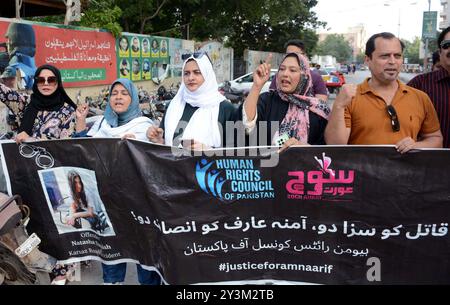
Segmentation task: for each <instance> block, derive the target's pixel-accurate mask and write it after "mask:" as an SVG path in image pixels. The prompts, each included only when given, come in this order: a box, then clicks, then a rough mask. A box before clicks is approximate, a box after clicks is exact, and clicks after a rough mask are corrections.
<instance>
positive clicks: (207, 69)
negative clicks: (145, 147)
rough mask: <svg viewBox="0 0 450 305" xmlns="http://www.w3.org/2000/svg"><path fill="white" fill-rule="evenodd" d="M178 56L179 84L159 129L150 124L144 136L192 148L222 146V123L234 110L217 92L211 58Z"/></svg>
mask: <svg viewBox="0 0 450 305" xmlns="http://www.w3.org/2000/svg"><path fill="white" fill-rule="evenodd" d="M182 59H183V60H184V63H183V80H182V83H181V87H180V89H179V90H178V92H177V94H176V96H175V97H174V98H173V100H172V101H171V102H170V104H169V107H168V108H167V111H166V113H165V115H164V118H163V119H162V121H161V125H160V126H159V128H157V127H155V126H152V127H150V128H149V130H148V132H147V136H148V138H149V139H150V141H152V142H154V143H160V144H166V145H171V146H178V145H179V144H183V145H184V146H185V147H186V148H189V149H193V150H204V149H208V148H217V147H222V146H225V144H226V142H227V141H226V133H225V130H226V128H225V127H226V122H227V121H231V122H234V121H235V118H236V115H237V111H236V110H235V108H234V107H233V105H232V104H231V103H230V102H229V101H227V100H226V98H225V97H224V96H223V95H222V94H220V93H219V90H218V84H217V80H216V75H215V73H214V70H213V67H212V64H211V60H210V59H209V57H208V55H207V54H206V53H205V52H196V53H193V54H184V55H182ZM220 127H222V128H220ZM221 130H222V131H223V132H221ZM181 142H183V143H181ZM233 142H234V141H233ZM233 144H234V143H233Z"/></svg>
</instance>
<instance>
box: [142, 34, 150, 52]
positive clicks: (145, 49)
mask: <svg viewBox="0 0 450 305" xmlns="http://www.w3.org/2000/svg"><path fill="white" fill-rule="evenodd" d="M142 57H150V41H149V40H148V38H144V39H142Z"/></svg>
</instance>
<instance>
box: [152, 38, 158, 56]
mask: <svg viewBox="0 0 450 305" xmlns="http://www.w3.org/2000/svg"><path fill="white" fill-rule="evenodd" d="M152 57H153V58H159V43H158V40H156V39H153V40H152Z"/></svg>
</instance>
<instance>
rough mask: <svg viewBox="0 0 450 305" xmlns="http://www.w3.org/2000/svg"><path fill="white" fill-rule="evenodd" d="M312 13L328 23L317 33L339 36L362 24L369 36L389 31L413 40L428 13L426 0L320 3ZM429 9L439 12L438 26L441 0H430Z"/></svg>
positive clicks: (341, 0)
mask: <svg viewBox="0 0 450 305" xmlns="http://www.w3.org/2000/svg"><path fill="white" fill-rule="evenodd" d="M385 4H387V5H385ZM313 10H314V11H315V12H316V13H317V15H318V16H319V20H321V21H326V22H327V23H328V25H327V27H326V29H321V30H320V31H319V32H331V33H341V32H345V31H346V29H347V28H348V27H351V26H355V25H357V24H358V23H363V24H364V25H365V27H366V31H367V35H368V37H369V36H371V35H372V34H375V33H378V32H391V33H393V34H395V35H396V36H398V34H399V33H400V38H403V39H407V40H413V38H414V37H415V36H419V37H420V36H421V35H422V15H423V12H424V11H428V0H338V1H337V0H319V3H318V5H317V6H316V7H315V8H314V9H313ZM431 10H432V11H438V24H439V11H440V10H441V5H440V0H431ZM399 17H400V18H399ZM399 20H400V26H399ZM327 29H329V31H327Z"/></svg>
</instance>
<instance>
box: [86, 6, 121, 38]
mask: <svg viewBox="0 0 450 305" xmlns="http://www.w3.org/2000/svg"><path fill="white" fill-rule="evenodd" d="M114 2H115V1H114V0H91V1H90V2H89V9H86V10H84V11H83V14H82V17H81V21H80V25H81V26H87V27H94V28H102V29H106V30H108V31H110V32H111V33H112V34H113V35H114V36H115V37H117V36H119V35H120V33H121V32H122V27H121V25H120V23H119V20H120V16H121V15H122V10H121V9H120V8H119V7H118V6H117V5H115V4H114Z"/></svg>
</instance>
